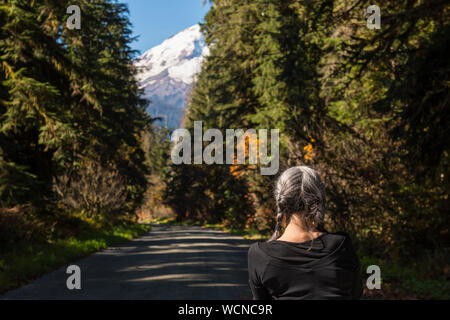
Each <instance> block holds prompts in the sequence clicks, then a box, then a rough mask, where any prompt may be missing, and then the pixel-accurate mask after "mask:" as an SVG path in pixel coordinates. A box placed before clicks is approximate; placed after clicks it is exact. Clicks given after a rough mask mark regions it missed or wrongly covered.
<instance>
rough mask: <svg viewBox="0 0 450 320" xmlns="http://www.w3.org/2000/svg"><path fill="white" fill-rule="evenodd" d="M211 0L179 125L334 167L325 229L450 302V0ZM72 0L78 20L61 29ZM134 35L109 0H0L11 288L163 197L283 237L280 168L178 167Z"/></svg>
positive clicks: (130, 229) (291, 162)
mask: <svg viewBox="0 0 450 320" xmlns="http://www.w3.org/2000/svg"><path fill="white" fill-rule="evenodd" d="M210 2H211V3H212V7H211V9H210V11H209V12H208V14H207V15H206V17H205V22H204V23H203V24H202V31H203V33H204V35H205V40H206V43H207V44H208V46H209V48H210V55H209V56H208V58H207V59H206V61H205V63H204V64H203V65H202V69H201V72H200V73H199V75H198V77H197V79H196V82H195V84H194V87H193V89H192V92H191V93H190V96H189V99H188V102H187V110H186V115H185V118H184V120H183V127H184V128H186V129H188V130H190V131H191V132H193V129H194V122H195V121H202V122H203V130H204V131H206V130H208V129H219V130H221V131H223V132H225V130H226V129H239V128H247V129H249V128H252V129H256V130H258V129H278V130H280V151H279V152H280V157H279V158H280V159H279V160H280V172H282V171H283V170H284V169H286V168H289V167H291V166H295V165H308V166H311V167H313V168H315V169H316V170H317V171H318V172H319V173H320V174H321V176H322V179H323V181H324V184H325V185H326V192H327V219H326V228H327V230H330V231H338V230H342V231H346V232H348V233H349V234H350V235H351V237H352V239H353V241H354V242H355V245H356V247H357V249H358V253H359V255H360V258H361V260H362V264H363V266H365V265H369V264H381V265H382V270H384V271H383V272H385V273H384V275H385V277H386V282H387V283H388V284H389V283H391V286H392V287H393V288H397V287H398V288H400V289H401V290H403V292H408V294H409V295H411V296H412V297H419V298H448V297H449V292H450V290H449V276H450V269H449V265H450V261H449V241H448V240H449V204H450V203H449V201H450V200H449V195H448V191H449V186H450V180H449V174H450V172H449V152H450V148H449V146H450V143H449V142H450V139H448V135H449V128H450V116H449V111H450V110H449V99H450V91H449V87H450V79H449V75H450V72H449V71H450V59H449V58H448V52H450V37H449V34H450V16H449V13H450V5H449V4H448V1H444V0H401V1H398V0H397V1H394V0H386V1H380V2H379V4H378V5H379V6H380V8H381V28H380V29H369V28H368V27H367V26H366V22H367V16H368V15H367V13H366V8H367V7H369V6H370V5H372V4H373V3H371V2H370V1H366V0H314V1H313V0H305V1H298V0H283V1H280V0H252V1H250V0H239V1H237V0H212V1H210ZM69 5H79V6H80V8H81V10H82V12H83V23H82V28H81V29H80V30H69V29H68V28H66V26H65V21H66V20H67V19H68V16H69V15H68V14H67V13H66V9H67V7H68V6H69ZM131 28H132V27H131V25H130V21H129V17H128V9H127V6H126V5H124V4H121V3H119V2H117V1H113V0H104V1H84V0H73V1H70V2H69V1H65V0H64V1H61V0H33V1H28V0H0V58H1V66H0V292H2V291H5V290H7V289H10V288H13V287H15V286H17V285H18V284H20V283H24V282H26V281H28V280H29V279H30V278H33V277H35V276H37V275H40V274H42V273H43V272H46V271H48V270H51V269H52V268H54V267H55V266H59V265H62V264H64V263H65V261H66V260H67V259H72V258H74V257H79V256H83V255H85V254H87V253H88V252H93V251H95V250H98V249H99V248H102V247H104V246H105V245H106V244H109V243H110V242H108V241H110V240H111V241H113V240H114V241H119V240H120V239H123V238H129V237H132V236H136V235H138V234H140V233H142V232H145V230H147V229H146V226H145V225H136V222H137V221H138V218H139V216H140V214H141V213H142V212H149V216H150V217H151V218H155V217H157V216H156V213H155V212H156V210H155V208H159V207H165V208H167V211H171V212H173V214H174V215H175V217H176V222H177V223H183V222H184V223H188V222H189V223H201V224H216V225H221V226H223V227H227V228H232V229H235V230H252V232H257V233H260V234H263V235H264V234H268V233H270V232H271V231H273V227H274V223H275V214H274V200H273V190H272V187H273V185H274V181H275V179H276V176H266V175H261V174H260V169H261V168H260V167H259V165H254V164H235V165H231V166H230V165H225V164H224V165H220V164H214V165H207V164H189V165H185V164H182V165H176V164H174V163H172V162H171V158H170V153H171V142H170V134H171V130H170V129H169V128H163V127H159V126H158V125H156V124H155V119H152V118H151V117H150V116H149V115H148V114H147V113H146V111H145V109H146V106H147V105H148V103H151V101H146V100H145V99H143V98H142V92H141V90H140V89H139V86H138V83H137V81H136V79H135V76H136V73H137V70H136V68H135V67H134V65H133V62H134V59H135V57H136V54H137V53H136V52H135V51H134V50H133V49H131V45H130V44H131V42H132V41H133V40H134V39H133V37H132V29H131ZM192 136H193V134H192ZM89 237H90V238H89ZM92 237H93V238H95V239H97V240H98V241H97V242H95V241H94V243H93V242H92V241H90V240H87V239H92ZM50 247H51V248H53V249H49V248H50ZM74 247H75V249H74ZM55 248H56V249H55ZM46 250H50V251H49V252H52V253H53V255H49V256H48V257H47V258H42V252H44V253H45V252H47V251H46ZM51 250H57V251H51ZM55 252H56V254H55ZM44 255H45V254H44ZM26 256H32V257H36V259H34V260H33V263H35V264H36V261H38V264H39V263H40V264H41V267H39V268H36V266H34V267H30V261H29V260H27V258H26ZM400 289H399V290H400Z"/></svg>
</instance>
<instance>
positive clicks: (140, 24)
mask: <svg viewBox="0 0 450 320" xmlns="http://www.w3.org/2000/svg"><path fill="white" fill-rule="evenodd" d="M120 2H122V3H126V4H128V8H129V9H130V20H131V23H132V24H133V32H134V35H139V40H138V41H137V42H134V43H133V44H132V47H133V49H137V50H140V51H141V53H144V52H145V51H147V50H148V49H150V48H152V47H154V46H156V45H158V44H160V43H161V42H163V41H164V40H165V39H167V38H169V37H170V36H173V35H174V34H176V33H178V32H180V31H182V30H184V29H186V28H189V27H190V26H192V25H194V24H196V23H198V22H203V17H204V16H205V14H206V13H207V12H208V9H209V7H210V5H209V3H207V4H205V5H203V1H202V0H120Z"/></svg>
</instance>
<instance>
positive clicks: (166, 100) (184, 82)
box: [136, 25, 209, 128]
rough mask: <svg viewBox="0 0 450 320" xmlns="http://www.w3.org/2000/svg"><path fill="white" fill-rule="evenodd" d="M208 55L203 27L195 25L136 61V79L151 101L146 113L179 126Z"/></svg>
mask: <svg viewBox="0 0 450 320" xmlns="http://www.w3.org/2000/svg"><path fill="white" fill-rule="evenodd" d="M208 54H209V50H208V47H206V44H205V42H204V40H203V36H202V34H201V32H200V26H199V25H194V26H192V27H190V28H187V29H185V30H183V31H181V32H180V33H177V34H176V35H174V36H172V37H170V38H169V39H167V40H165V41H164V42H162V43H161V44H160V45H158V46H156V47H153V48H152V49H150V50H148V51H147V52H145V53H144V54H143V55H141V56H140V57H139V58H138V59H137V61H136V66H137V67H138V68H139V74H138V75H137V79H138V81H139V84H140V86H141V88H144V91H145V97H146V98H147V99H149V100H150V105H149V107H148V109H147V111H148V112H149V114H150V115H151V116H152V117H160V118H162V120H161V123H162V124H163V125H166V126H168V127H171V128H176V127H179V126H180V122H181V118H182V116H183V112H184V107H185V102H186V96H187V93H188V91H189V89H190V87H191V85H192V83H193V81H194V77H195V75H196V74H197V73H198V72H200V68H201V63H202V61H203V59H204V58H205V56H207V55H208Z"/></svg>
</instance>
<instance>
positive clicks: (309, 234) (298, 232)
mask: <svg viewBox="0 0 450 320" xmlns="http://www.w3.org/2000/svg"><path fill="white" fill-rule="evenodd" d="M322 234H323V232H320V231H317V230H313V231H307V229H306V228H305V226H304V225H303V223H302V221H301V219H300V218H298V217H297V216H295V215H293V216H292V217H291V219H290V221H289V224H288V225H287V226H286V228H285V230H284V233H283V235H282V236H281V237H280V238H278V240H281V241H287V242H306V241H310V240H312V239H315V238H317V237H319V236H320V235H322Z"/></svg>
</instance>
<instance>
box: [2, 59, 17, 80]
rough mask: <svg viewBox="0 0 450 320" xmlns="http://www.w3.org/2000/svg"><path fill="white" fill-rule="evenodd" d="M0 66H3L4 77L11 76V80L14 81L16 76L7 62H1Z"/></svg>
mask: <svg viewBox="0 0 450 320" xmlns="http://www.w3.org/2000/svg"><path fill="white" fill-rule="evenodd" d="M2 65H3V67H4V69H5V73H6V77H9V76H11V78H12V79H14V78H15V76H16V74H15V73H14V71H13V69H12V67H11V66H10V65H9V64H8V62H6V61H3V62H2Z"/></svg>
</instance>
